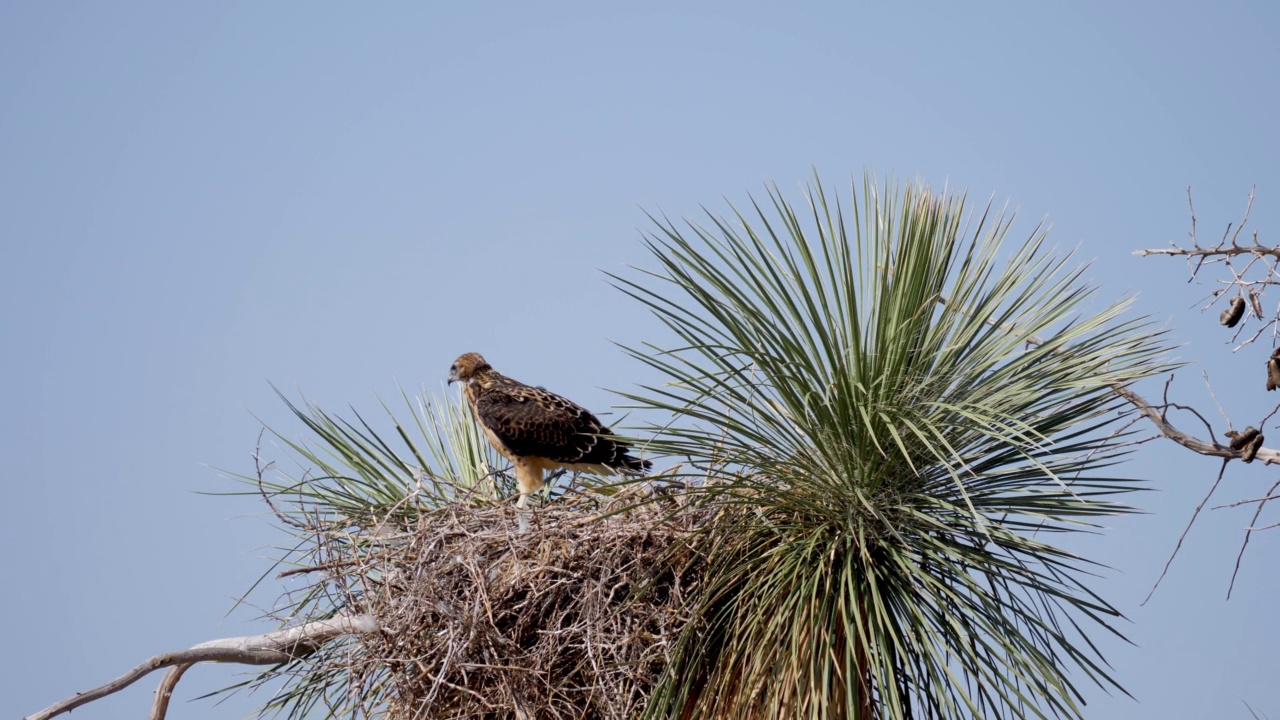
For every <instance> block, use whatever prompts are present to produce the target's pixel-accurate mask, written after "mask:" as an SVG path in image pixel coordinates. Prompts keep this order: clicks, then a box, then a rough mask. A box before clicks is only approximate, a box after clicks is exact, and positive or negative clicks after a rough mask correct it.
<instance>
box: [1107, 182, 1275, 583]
mask: <svg viewBox="0 0 1280 720" xmlns="http://www.w3.org/2000/svg"><path fill="white" fill-rule="evenodd" d="M1253 200H1254V193H1253V191H1250V193H1249V199H1248V202H1247V203H1246V205H1245V210H1244V215H1243V216H1242V217H1241V218H1240V221H1239V222H1238V223H1228V225H1227V227H1226V229H1225V230H1224V231H1223V233H1222V236H1221V237H1220V238H1219V239H1218V241H1217V243H1216V244H1214V245H1201V244H1200V241H1199V240H1198V239H1197V236H1196V213H1195V205H1194V203H1193V202H1192V198H1191V189H1190V188H1187V206H1188V209H1189V211H1190V214H1191V232H1190V235H1189V239H1190V245H1189V246H1186V245H1180V244H1178V243H1171V244H1170V247H1167V248H1151V249H1144V250H1136V251H1134V255H1138V256H1143V257H1149V256H1155V255H1164V256H1171V257H1183V258H1186V262H1187V267H1188V270H1189V271H1190V276H1189V277H1188V280H1187V281H1188V282H1192V281H1196V280H1200V279H1202V275H1203V273H1204V272H1205V270H1206V268H1216V269H1217V273H1216V276H1215V277H1213V278H1211V279H1210V282H1212V283H1214V284H1215V285H1216V287H1215V288H1214V289H1213V290H1212V291H1211V292H1210V294H1209V297H1208V298H1207V299H1206V301H1205V305H1204V309H1205V310H1209V309H1210V308H1215V307H1221V308H1222V310H1221V313H1220V314H1219V318H1218V320H1219V323H1220V324H1221V325H1223V326H1225V327H1226V328H1228V329H1231V330H1233V332H1232V334H1231V338H1230V342H1231V343H1232V345H1233V348H1232V351H1233V352H1236V353H1242V357H1248V358H1251V359H1252V358H1254V357H1255V356H1257V355H1258V354H1257V353H1250V350H1251V346H1253V345H1255V344H1256V343H1257V342H1258V341H1259V340H1261V339H1262V337H1263V336H1264V335H1266V334H1268V333H1269V334H1270V336H1271V343H1272V345H1273V346H1274V345H1275V344H1276V342H1277V340H1278V339H1280V306H1277V307H1276V309H1274V310H1273V311H1271V312H1270V313H1268V312H1267V311H1266V310H1265V309H1264V293H1265V292H1266V290H1267V289H1268V288H1269V287H1270V286H1272V285H1280V246H1268V245H1264V244H1262V242H1261V240H1260V238H1259V236H1258V232H1257V231H1256V230H1255V231H1253V232H1252V233H1250V234H1249V236H1248V237H1249V240H1248V241H1247V242H1245V243H1241V241H1240V237H1241V235H1242V233H1244V231H1245V226H1246V225H1247V224H1248V222H1249V213H1250V211H1251V210H1252V209H1253ZM1256 359H1257V362H1258V365H1256V366H1251V365H1248V364H1247V365H1246V368H1248V367H1257V368H1258V369H1257V370H1256V371H1255V372H1248V371H1247V376H1248V377H1250V378H1253V377H1256V378H1257V380H1256V382H1257V383H1258V386H1259V387H1265V388H1266V390H1267V391H1271V390H1275V389H1277V388H1280V348H1273V349H1272V350H1270V351H1269V354H1268V355H1266V356H1265V357H1260V356H1259V357H1257V358H1256ZM1244 362H1246V363H1249V360H1245V361H1244ZM1205 382H1206V384H1208V376H1207V375H1206V378H1205ZM1209 391H1210V393H1212V392H1213V389H1212V387H1210V388H1209ZM1121 394H1122V395H1124V396H1125V398H1126V399H1127V400H1129V401H1130V402H1131V403H1132V404H1133V405H1134V406H1135V407H1137V408H1138V409H1139V410H1140V411H1141V412H1142V413H1143V414H1144V415H1146V416H1147V417H1148V418H1150V419H1151V420H1152V422H1153V423H1154V424H1155V425H1156V428H1157V429H1158V430H1159V431H1160V434H1161V435H1162V436H1164V437H1166V438H1169V439H1172V440H1174V441H1175V442H1177V443H1178V444H1179V445H1182V446H1183V447H1185V448H1187V449H1189V450H1192V451H1194V452H1197V453H1199V454H1201V455H1207V456H1212V457H1220V458H1222V459H1223V466H1222V468H1221V469H1220V470H1219V473H1218V477H1217V479H1216V480H1215V481H1214V483H1213V484H1212V485H1211V486H1210V488H1209V491H1208V493H1207V494H1206V495H1205V496H1204V498H1203V499H1202V500H1201V501H1200V504H1199V505H1198V506H1197V507H1196V509H1195V511H1194V512H1193V513H1192V516H1191V520H1190V521H1189V522H1188V523H1187V527H1186V529H1184V530H1183V532H1182V535H1181V536H1180V537H1179V539H1178V543H1177V546H1176V547H1175V549H1174V551H1173V553H1172V555H1171V556H1170V558H1169V561H1168V563H1166V564H1165V572H1167V571H1168V569H1169V565H1170V564H1171V563H1172V562H1173V559H1174V557H1176V556H1177V553H1178V549H1179V548H1181V546H1182V543H1183V541H1184V540H1185V539H1186V535H1187V533H1188V532H1189V531H1190V529H1191V527H1192V525H1194V524H1195V521H1196V518H1197V517H1198V516H1199V514H1200V511H1201V510H1202V509H1203V508H1204V506H1205V505H1206V504H1208V502H1209V499H1210V498H1211V497H1212V496H1213V494H1214V492H1216V490H1217V489H1218V486H1219V485H1220V484H1221V482H1222V479H1223V476H1224V474H1225V471H1226V466H1227V462H1228V461H1230V460H1231V459H1234V458H1239V459H1240V460H1243V461H1244V462H1246V463H1250V462H1253V461H1254V460H1260V461H1261V462H1262V464H1263V465H1271V464H1273V463H1280V451H1277V450H1275V449H1272V448H1268V447H1266V446H1265V444H1264V443H1265V440H1266V436H1265V433H1266V431H1267V428H1268V423H1270V422H1271V420H1272V418H1274V417H1275V415H1276V413H1277V412H1280V402H1278V403H1277V404H1276V405H1274V406H1273V407H1272V408H1271V410H1270V411H1269V412H1267V413H1266V415H1265V416H1263V417H1261V418H1259V419H1258V420H1257V421H1256V426H1255V425H1254V424H1252V423H1246V424H1245V427H1244V428H1243V429H1240V428H1236V427H1234V426H1233V423H1232V421H1231V420H1230V418H1229V416H1228V414H1227V412H1226V410H1225V409H1223V408H1222V406H1221V405H1219V408H1218V409H1219V412H1220V413H1221V414H1222V416H1223V418H1224V419H1225V420H1226V422H1227V427H1226V428H1225V429H1224V430H1223V435H1224V436H1225V440H1224V441H1223V442H1219V441H1218V439H1217V437H1216V435H1215V433H1214V431H1213V427H1212V426H1211V425H1210V423H1209V422H1208V421H1207V420H1206V419H1205V418H1204V416H1203V415H1202V414H1200V413H1199V412H1198V411H1195V410H1194V409H1192V408H1190V407H1187V406H1182V405H1177V404H1174V403H1171V402H1169V400H1168V385H1167V384H1166V386H1165V400H1164V402H1163V403H1162V404H1161V405H1159V406H1155V407H1153V406H1152V405H1151V404H1149V403H1146V402H1145V401H1144V400H1143V399H1142V398H1140V397H1138V396H1137V395H1135V394H1133V393H1132V392H1131V391H1124V392H1122V393H1121ZM1215 397H1216V396H1215ZM1169 410H1182V411H1186V412H1189V413H1192V414H1194V415H1195V416H1196V417H1197V418H1198V419H1199V420H1200V422H1202V423H1203V424H1204V425H1205V428H1206V430H1207V432H1208V435H1209V438H1210V440H1201V439H1198V438H1195V437H1192V436H1189V435H1187V434H1185V433H1182V432H1181V431H1179V430H1177V429H1176V428H1175V427H1174V426H1173V425H1172V424H1171V423H1169V422H1168V420H1167V413H1168V411H1169ZM1277 490H1280V481H1277V482H1276V483H1275V484H1273V485H1271V487H1270V488H1268V490H1267V491H1266V492H1264V493H1262V494H1261V495H1260V496H1258V497H1254V498H1249V499H1245V500H1239V501H1236V502H1232V503H1227V504H1224V505H1219V506H1216V507H1215V509H1218V508H1224V507H1238V506H1241V505H1250V504H1252V505H1256V508H1255V511H1254V514H1253V517H1252V519H1251V520H1250V522H1249V525H1248V526H1246V527H1245V528H1244V539H1243V541H1242V542H1241V545H1240V551H1239V553H1238V554H1237V556H1236V564H1235V571H1234V572H1233V573H1232V576H1231V584H1230V585H1229V586H1228V589H1227V596H1228V597H1230V595H1231V589H1232V588H1234V586H1235V580H1236V576H1237V575H1238V573H1239V570H1240V561H1241V559H1242V558H1243V557H1244V552H1245V549H1246V548H1247V547H1248V545H1249V540H1250V538H1251V536H1252V534H1253V532H1254V531H1256V530H1266V529H1271V528H1275V527H1277V526H1280V523H1269V524H1265V525H1261V526H1260V525H1259V524H1258V519H1259V518H1260V517H1261V515H1262V511H1263V509H1264V508H1265V507H1266V505H1267V503H1268V502H1270V501H1272V500H1275V499H1277V498H1278V497H1280V496H1277ZM1163 578H1164V573H1163V572H1162V573H1161V575H1160V580H1162V579H1163ZM1160 580H1157V581H1156V586H1158V585H1159V583H1160ZM1154 592H1155V587H1153V588H1152V593H1154ZM1148 599H1150V595H1148ZM1144 602H1145V601H1144Z"/></svg>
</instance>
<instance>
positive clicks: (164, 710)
mask: <svg viewBox="0 0 1280 720" xmlns="http://www.w3.org/2000/svg"><path fill="white" fill-rule="evenodd" d="M193 664H194V663H183V664H181V665H174V666H173V667H171V668H169V672H167V673H165V674H164V679H163V680H161V681H160V687H158V688H156V699H155V703H153V704H152V705H151V715H150V717H149V718H148V720H164V717H165V715H167V714H168V713H169V699H170V698H171V697H173V689H174V688H176V687H177V686H178V681H179V680H181V679H182V676H183V674H185V673H186V672H187V670H190V669H191V666H192V665H193Z"/></svg>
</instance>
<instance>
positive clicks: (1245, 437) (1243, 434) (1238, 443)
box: [1223, 425, 1262, 450]
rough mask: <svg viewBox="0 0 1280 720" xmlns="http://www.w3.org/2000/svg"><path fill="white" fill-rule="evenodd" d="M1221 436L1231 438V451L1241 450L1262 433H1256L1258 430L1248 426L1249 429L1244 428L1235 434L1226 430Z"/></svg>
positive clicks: (1233, 431)
mask: <svg viewBox="0 0 1280 720" xmlns="http://www.w3.org/2000/svg"><path fill="white" fill-rule="evenodd" d="M1223 434H1224V435H1226V436H1227V437H1229V438H1231V449H1232V450H1243V449H1244V448H1245V446H1246V445H1248V444H1249V443H1251V442H1253V439H1254V438H1256V437H1258V436H1260V435H1261V434H1262V433H1261V432H1259V431H1258V428H1256V427H1254V426H1252V425H1250V426H1249V427H1247V428H1245V429H1244V430H1241V431H1240V432H1236V431H1235V430H1228V431H1227V432H1225V433H1223Z"/></svg>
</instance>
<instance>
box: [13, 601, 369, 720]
mask: <svg viewBox="0 0 1280 720" xmlns="http://www.w3.org/2000/svg"><path fill="white" fill-rule="evenodd" d="M377 630H378V623H377V621H376V620H374V619H373V617H371V616H369V615H354V616H344V615H339V616H337V617H334V618H331V619H329V620H316V621H314V622H309V623H305V624H303V625H298V626H296V627H291V628H285V629H284V630H277V631H275V632H269V633H264V634H261V635H246V636H243V637H231V638H221V639H218V640H210V641H208V642H203V643H200V644H199V645H194V646H192V647H191V648H188V649H186V650H178V651H177V652H169V653H163V654H161V655H156V656H155V657H153V658H150V659H149V660H147V661H146V662H144V663H142V664H141V665H139V666H137V667H135V668H134V669H132V670H130V671H129V672H127V673H125V674H123V675H121V676H120V677H118V678H116V679H115V680H112V681H111V682H108V683H105V684H103V685H99V686H98V687H96V688H92V689H90V690H86V691H84V692H80V693H76V694H75V695H73V696H71V697H69V698H67V699H66V700H63V701H62V702H59V703H55V704H53V705H50V706H49V707H47V708H45V709H44V710H41V711H40V712H38V713H35V714H33V715H28V716H27V717H26V718H25V720H48V719H49V718H52V717H56V716H58V715H61V714H63V713H67V712H71V711H72V710H75V709H76V708H78V707H80V706H82V705H86V704H88V703H91V702H93V701H94V700H98V699H100V698H104V697H106V696H108V695H111V694H113V693H117V692H120V691H121V690H123V689H125V688H126V687H129V686H130V685H132V684H133V683H135V682H137V681H138V680H140V679H142V678H143V677H145V676H146V675H149V674H151V673H152V672H154V671H156V670H159V669H160V668H166V667H175V666H183V665H186V666H190V665H193V664H195V663H200V662H219V663H237V664H241V665H274V664H276V663H284V662H288V661H290V660H293V659H295V658H298V657H301V656H302V655H305V654H307V653H308V652H310V651H312V650H314V649H315V648H317V647H319V646H321V645H323V644H324V643H326V642H328V641H330V640H333V639H334V638H338V637H343V636H347V635H363V634H367V633H372V632H376V631H377ZM177 676H178V677H181V673H180V672H179V673H177ZM178 677H175V678H173V680H172V683H174V684H176V683H177V679H178ZM164 687H165V685H163V684H162V685H161V689H164ZM169 692H170V693H171V692H172V687H169ZM159 702H160V701H159V697H157V705H159ZM167 704H168V700H167V699H166V700H165V706H166V707H167ZM154 710H155V708H153V715H152V716H153V717H155V715H154Z"/></svg>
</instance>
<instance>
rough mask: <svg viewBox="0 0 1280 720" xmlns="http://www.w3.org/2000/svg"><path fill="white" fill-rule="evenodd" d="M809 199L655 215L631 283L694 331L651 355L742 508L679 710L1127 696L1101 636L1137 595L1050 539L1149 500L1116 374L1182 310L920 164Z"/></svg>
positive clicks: (692, 451) (661, 695)
mask: <svg viewBox="0 0 1280 720" xmlns="http://www.w3.org/2000/svg"><path fill="white" fill-rule="evenodd" d="M860 189H861V192H860V193H859V188H858V184H857V183H854V184H853V187H852V192H851V193H850V195H851V197H849V198H848V199H846V200H835V199H833V198H832V197H831V196H829V194H828V192H827V191H826V190H825V189H824V188H823V186H822V184H821V183H820V182H819V181H817V180H816V179H815V181H814V182H813V183H812V184H811V185H810V186H809V188H808V193H807V196H806V198H805V200H806V204H805V206H804V207H802V208H796V207H793V206H792V205H791V204H789V203H788V202H787V201H786V200H785V199H784V198H783V196H782V194H781V193H780V192H779V191H778V190H777V188H776V187H774V188H771V189H770V190H769V191H768V202H767V203H765V204H763V205H762V204H759V203H757V202H756V201H755V200H752V201H751V206H750V211H749V212H739V211H738V210H736V209H732V212H731V213H730V215H731V216H730V217H729V218H724V217H718V216H714V215H710V214H709V215H708V221H707V222H706V223H697V222H687V223H684V224H679V225H678V224H676V223H674V222H672V221H670V220H667V219H665V218H655V219H654V220H655V224H656V230H654V231H653V232H652V233H651V234H650V235H649V237H648V245H649V248H650V249H651V250H652V252H653V255H654V258H655V259H656V261H657V264H658V266H657V269H656V270H652V271H649V272H647V273H644V274H643V275H642V276H640V277H639V278H621V277H619V278H615V279H616V280H617V282H618V285H619V286H620V287H621V288H622V289H624V290H625V291H626V292H628V293H629V294H630V295H632V296H634V297H635V298H637V299H639V300H640V301H641V302H643V303H644V304H646V305H647V306H648V307H649V308H651V309H652V311H653V312H654V313H656V315H657V316H658V317H659V318H660V319H661V320H662V321H663V322H664V323H665V324H666V325H667V326H668V327H669V328H670V329H671V330H672V331H673V332H674V333H675V335H676V336H678V337H679V338H680V340H681V344H680V346H679V347H676V348H659V347H655V346H649V347H645V348H642V349H633V350H631V354H632V355H633V356H634V357H636V358H638V359H640V360H641V361H643V362H645V363H647V364H649V365H650V366H652V367H653V368H656V369H657V370H659V371H660V372H661V373H662V374H663V375H664V376H665V377H666V378H667V380H668V382H667V383H666V384H664V385H660V386H650V387H645V388H644V389H643V390H640V391H637V392H635V393H632V394H631V395H629V397H630V398H631V399H632V400H633V401H635V405H636V406H638V407H640V408H645V409H648V410H658V411H661V412H662V413H674V414H675V415H676V416H677V420H676V421H675V422H674V423H672V424H670V425H665V426H664V427H663V428H662V429H661V432H660V433H659V434H658V435H657V437H656V438H655V439H654V440H651V441H650V444H649V449H650V451H651V452H656V453H665V454H668V455H672V456H675V457H677V458H684V459H686V462H687V464H688V466H690V467H694V468H697V472H698V473H699V474H700V475H701V476H702V477H709V478H710V479H711V480H713V481H714V482H708V483H706V485H705V488H706V489H705V492H707V493H708V494H711V495H713V496H714V499H715V500H717V501H720V502H726V503H734V504H737V505H739V511H738V512H734V513H727V514H726V516H725V517H726V518H728V517H732V518H733V520H732V522H725V523H722V524H719V525H716V526H713V527H712V528H711V529H710V530H708V532H707V534H706V537H705V538H704V543H705V545H704V546H705V547H706V548H707V553H708V556H709V560H708V570H707V580H706V583H707V586H706V587H705V588H704V592H703V595H702V597H701V599H700V605H699V612H700V617H701V620H700V621H699V622H697V623H694V624H692V625H690V626H689V627H688V629H687V631H686V632H685V633H684V635H683V637H682V640H681V642H680V643H679V644H678V646H677V647H676V648H675V649H674V652H673V654H672V657H671V660H670V666H669V668H668V670H667V672H666V674H665V676H664V678H663V679H662V681H661V684H660V686H659V687H658V689H657V690H656V691H655V694H654V695H653V698H652V701H651V705H650V707H649V711H648V715H649V717H654V718H668V717H680V718H824V719H825V718H850V719H856V720H869V719H870V718H925V717H928V718H934V717H937V718H953V717H954V718H961V717H963V718H969V717H974V716H988V717H1047V716H1067V717H1079V716H1081V714H1082V706H1081V704H1082V696H1081V694H1080V691H1079V689H1078V687H1077V685H1078V684H1079V683H1080V682H1082V681H1085V682H1090V683H1096V684H1098V685H1101V686H1103V687H1104V688H1108V689H1109V690H1115V691H1122V688H1121V687H1120V685H1119V684H1118V683H1117V681H1116V680H1115V679H1114V678H1113V677H1111V675H1110V674H1109V672H1108V668H1107V666H1106V663H1105V661H1104V659H1103V658H1102V657H1101V654H1100V653H1099V651H1098V648H1097V647H1096V646H1095V645H1094V643H1093V642H1091V641H1090V639H1089V638H1090V635H1091V634H1092V633H1096V632H1098V631H1101V632H1107V633H1116V634H1118V633H1117V631H1116V629H1115V627H1114V626H1113V624H1112V623H1113V621H1114V620H1113V619H1114V618H1116V617H1118V616H1119V612H1118V611H1117V610H1116V609H1115V608H1114V607H1113V606H1111V605H1110V604H1108V603H1107V602H1106V601H1104V600H1103V599H1101V598H1100V597H1099V596H1098V595H1096V594H1095V593H1094V592H1092V591H1091V590H1090V589H1089V587H1088V585H1087V584H1086V580H1087V577H1088V576H1089V575H1090V573H1091V571H1092V570H1095V569H1096V567H1095V564H1094V563H1091V562H1090V561H1088V560H1086V559H1084V558H1081V557H1077V556H1076V555H1074V554H1073V553H1071V552H1068V551H1067V550H1064V549H1062V548H1060V547H1058V546H1056V545H1055V544H1054V543H1053V542H1052V538H1053V534H1054V533H1060V532H1074V531H1088V530H1090V529H1092V528H1095V527H1096V525H1095V524H1094V522H1095V519H1096V518H1098V517H1100V516H1105V515H1113V514H1119V513H1126V512H1130V509H1129V508H1128V507H1126V506H1125V505H1122V504H1119V503H1118V502H1116V500H1115V496H1117V495H1119V494H1122V493H1127V492H1130V491H1132V490H1135V489H1137V487H1138V485H1137V484H1135V483H1134V482H1133V481H1131V480H1129V479H1125V478H1122V477H1116V476H1115V475H1113V474H1111V473H1112V472H1113V471H1112V469H1111V468H1112V467H1113V466H1114V465H1115V464H1116V462H1117V461H1118V460H1119V459H1120V458H1121V456H1122V455H1123V454H1124V452H1126V447H1125V445H1124V439H1123V438H1122V437H1121V436H1119V435H1117V434H1116V433H1115V432H1113V431H1112V428H1111V427H1110V425H1111V423H1112V421H1113V420H1114V419H1115V411H1116V410H1117V409H1118V406H1119V405H1120V403H1121V401H1120V400H1119V399H1118V398H1117V396H1116V394H1115V392H1114V389H1115V388H1116V387H1118V386H1125V385H1128V384H1130V383H1133V382H1134V381H1136V380H1139V379H1141V378H1144V377H1147V376H1150V375H1152V374H1153V373H1157V372H1161V371H1163V370H1165V369H1167V367H1168V366H1167V365H1166V364H1164V363H1163V361H1162V360H1161V352H1162V349H1161V346H1160V333H1159V332H1157V331H1155V330H1153V329H1151V328H1150V327H1149V326H1148V325H1147V324H1146V323H1145V322H1144V321H1143V320H1140V319H1126V317H1125V315H1124V308H1125V303H1123V302H1121V303H1117V304H1114V305H1110V306H1108V307H1105V308H1104V309H1102V310H1101V311H1098V312H1092V313H1090V312H1084V311H1083V302H1084V301H1085V300H1086V299H1087V298H1089V297H1090V294H1091V290H1090V289H1089V288H1087V287H1085V286H1083V285H1082V284H1081V272H1082V270H1081V268H1076V267H1072V266H1069V264H1068V263H1069V262H1070V258H1069V256H1058V255H1055V254H1053V253H1050V252H1047V251H1046V250H1045V248H1044V243H1045V235H1044V233H1043V232H1042V230H1041V228H1039V227H1037V228H1036V229H1035V230H1034V231H1033V232H1032V233H1031V234H1030V236H1029V237H1028V238H1027V239H1025V240H1022V241H1021V242H1017V243H1007V242H1005V241H1006V238H1007V236H1008V235H1009V230H1010V223H1011V222H1012V217H1006V216H1005V215H1003V214H1001V213H996V212H992V210H991V208H990V207H988V208H985V209H983V210H982V211H981V212H979V213H977V214H976V215H972V216H967V215H966V209H965V201H964V198H963V197H955V196H946V195H940V194H936V193H934V192H931V191H929V190H927V189H925V188H922V187H918V186H905V187H901V188H899V187H897V186H895V185H893V184H891V183H885V184H883V185H877V183H876V181H875V180H874V179H872V178H870V177H867V178H864V180H863V182H862V184H861V188H860Z"/></svg>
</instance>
